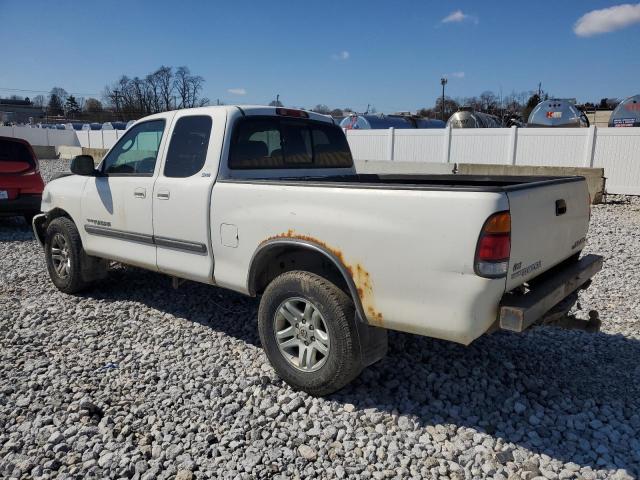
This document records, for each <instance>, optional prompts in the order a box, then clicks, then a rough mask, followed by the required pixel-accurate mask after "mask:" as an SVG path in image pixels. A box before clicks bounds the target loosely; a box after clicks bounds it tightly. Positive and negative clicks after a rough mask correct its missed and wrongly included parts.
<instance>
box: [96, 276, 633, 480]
mask: <svg viewBox="0 0 640 480" xmlns="http://www.w3.org/2000/svg"><path fill="white" fill-rule="evenodd" d="M86 297H87V298H96V299H103V300H127V301H137V302H140V303H142V304H144V305H147V306H149V307H153V308H155V309H157V310H159V311H162V312H167V313H170V314H172V315H174V316H177V317H182V318H186V319H189V320H191V321H194V322H197V323H200V324H202V325H204V326H207V327H209V328H212V329H214V330H217V331H222V332H224V333H225V334H227V335H231V336H233V337H235V338H238V339H240V340H243V341H245V342H248V343H250V344H253V345H259V343H260V342H259V339H258V334H257V328H256V317H257V308H258V301H257V300H256V299H252V298H249V297H246V296H244V295H241V294H238V293H234V292H231V291H227V290H223V289H220V288H215V287H211V286H207V285H201V284H197V283H194V282H187V283H185V284H184V285H182V286H181V287H180V288H179V289H177V290H175V289H173V288H172V287H171V284H170V280H169V279H168V277H166V276H164V275H161V274H154V273H149V272H145V271H141V270H138V269H135V268H130V267H117V268H116V269H115V270H114V271H112V272H111V274H110V276H109V278H108V279H107V280H105V281H104V282H102V283H101V284H99V285H97V286H96V288H95V289H94V290H92V291H90V292H87V294H86ZM638 359H640V342H639V341H637V340H634V339H630V338H627V337H624V336H621V335H608V334H604V333H599V334H588V333H584V332H579V331H566V330H561V329H558V328H553V327H540V328H534V329H531V330H530V331H529V332H526V333H524V334H519V335H518V334H510V333H503V332H500V333H495V334H493V335H490V336H486V337H483V338H480V339H479V340H477V341H476V342H474V343H473V344H472V345H470V346H468V347H464V346H461V345H457V344H453V343H450V342H445V341H440V340H434V339H429V338H425V337H419V336H415V335H408V334H401V333H395V332H390V335H389V354H388V356H387V357H386V358H385V359H384V360H382V361H381V362H379V363H377V364H375V365H373V366H371V367H369V368H367V369H365V370H364V371H363V373H362V375H361V376H360V377H359V378H358V379H356V380H355V381H354V382H353V383H352V384H351V385H349V386H347V387H346V388H344V389H343V390H342V391H340V392H338V393H336V394H334V395H332V396H331V397H330V400H332V401H338V402H341V403H351V404H353V405H355V406H356V408H357V409H374V410H377V411H380V412H385V413H393V414H398V415H404V416H407V417H409V418H410V419H412V420H413V421H414V422H415V423H416V424H417V426H419V427H420V428H426V429H427V430H429V429H428V427H429V426H435V425H439V426H440V425H447V424H449V425H453V426H455V427H469V428H473V429H475V430H477V431H480V432H486V433H488V434H490V435H492V436H493V437H494V438H502V439H503V440H504V441H505V442H510V443H514V444H516V445H519V446H522V447H524V448H527V449H529V450H531V451H533V452H536V453H540V454H546V455H548V456H549V457H551V458H553V459H558V460H560V461H562V462H564V463H566V462H574V463H576V464H578V465H580V466H590V467H592V468H594V469H602V468H605V469H618V468H624V469H626V470H627V471H628V472H630V473H631V472H635V473H636V474H637V473H638V465H639V463H640V443H638V438H640V417H638V415H637V412H640V379H639V378H638V377H639V375H640V367H637V366H636V365H637V360H638ZM630 367H631V368H630ZM634 415H635V416H636V417H635V418H636V421H634V422H631V423H630V422H629V419H630V418H632V417H633V416H634ZM431 433H432V435H433V434H434V433H433V431H432V432H431ZM634 442H635V443H634Z"/></svg>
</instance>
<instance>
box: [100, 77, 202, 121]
mask: <svg viewBox="0 0 640 480" xmlns="http://www.w3.org/2000/svg"><path fill="white" fill-rule="evenodd" d="M204 82H205V80H204V78H202V77H201V76H200V75H192V74H191V71H190V70H189V68H188V67H184V66H182V67H178V68H176V69H175V70H174V69H173V67H167V66H164V65H163V66H161V67H160V68H158V69H157V70H156V71H154V72H152V73H150V74H148V75H146V76H144V77H133V78H129V77H128V76H126V75H123V76H121V77H120V79H119V80H118V81H117V82H115V83H114V84H112V85H109V86H107V87H105V90H104V94H103V98H104V100H105V101H106V103H107V105H108V106H109V108H110V109H111V110H113V112H115V114H116V115H117V116H119V117H120V119H122V120H131V119H137V118H140V117H144V116H145V115H151V114H153V113H159V112H166V111H168V110H176V109H180V108H192V107H202V106H205V105H208V104H209V99H208V98H206V97H203V96H202V87H203V85H204Z"/></svg>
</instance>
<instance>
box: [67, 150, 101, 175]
mask: <svg viewBox="0 0 640 480" xmlns="http://www.w3.org/2000/svg"><path fill="white" fill-rule="evenodd" d="M71 173H73V174H75V175H83V176H85V177H92V176H95V174H96V167H95V164H94V163H93V157H92V156H91V155H78V156H77V157H75V158H74V159H73V160H71Z"/></svg>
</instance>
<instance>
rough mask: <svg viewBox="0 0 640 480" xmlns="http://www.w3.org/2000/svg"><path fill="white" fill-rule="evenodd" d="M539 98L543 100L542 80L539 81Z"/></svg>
mask: <svg viewBox="0 0 640 480" xmlns="http://www.w3.org/2000/svg"><path fill="white" fill-rule="evenodd" d="M538 98H539V99H540V100H542V82H538Z"/></svg>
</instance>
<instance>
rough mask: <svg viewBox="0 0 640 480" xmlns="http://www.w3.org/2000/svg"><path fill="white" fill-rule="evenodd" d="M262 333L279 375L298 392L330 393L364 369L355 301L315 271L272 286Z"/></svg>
mask: <svg viewBox="0 0 640 480" xmlns="http://www.w3.org/2000/svg"><path fill="white" fill-rule="evenodd" d="M258 329H259V333H260V340H261V342H262V346H263V348H264V350H265V352H266V354H267V357H268V358H269V361H270V362H271V364H272V365H273V368H274V369H275V371H276V373H277V374H278V375H279V376H280V377H281V378H282V379H283V380H284V381H285V382H287V383H288V384H289V385H291V386H292V387H293V388H295V389H296V390H302V391H305V392H307V393H309V394H311V395H328V394H330V393H333V392H335V391H337V390H339V389H341V388H342V387H344V386H345V385H346V384H348V383H349V382H351V380H353V379H354V378H355V377H357V376H358V374H359V373H360V371H361V370H362V368H363V362H362V358H361V357H362V356H361V351H360V343H359V340H358V329H357V325H356V318H355V310H354V306H353V302H352V300H351V298H350V297H349V296H348V295H347V294H345V293H344V292H343V291H342V290H340V289H339V288H338V287H336V286H335V285H334V284H333V283H331V282H329V281H328V280H326V279H324V278H322V277H320V276H318V275H315V274H313V273H309V272H303V271H292V272H287V273H284V274H282V275H280V276H278V277H276V278H275V280H273V281H272V282H271V283H270V284H269V286H268V287H267V289H266V290H265V292H264V294H263V295H262V300H261V302H260V309H259V312H258Z"/></svg>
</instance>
